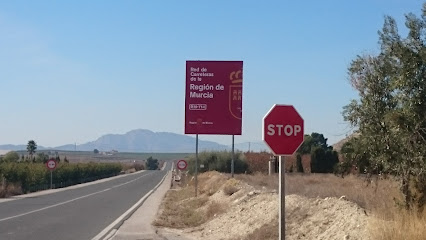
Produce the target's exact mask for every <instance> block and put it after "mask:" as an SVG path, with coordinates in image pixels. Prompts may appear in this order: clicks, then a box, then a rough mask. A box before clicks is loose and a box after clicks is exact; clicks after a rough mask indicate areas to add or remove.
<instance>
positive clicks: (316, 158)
mask: <svg viewBox="0 0 426 240" xmlns="http://www.w3.org/2000/svg"><path fill="white" fill-rule="evenodd" d="M338 162H339V157H338V155H337V152H336V151H332V150H324V149H323V148H321V147H316V148H314V149H313V150H312V153H311V172H313V173H332V172H333V171H334V167H335V166H336V164H337V163H338Z"/></svg>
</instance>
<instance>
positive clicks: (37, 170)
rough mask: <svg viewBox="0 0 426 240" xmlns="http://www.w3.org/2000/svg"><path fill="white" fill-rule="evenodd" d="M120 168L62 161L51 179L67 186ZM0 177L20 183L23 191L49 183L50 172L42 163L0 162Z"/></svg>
mask: <svg viewBox="0 0 426 240" xmlns="http://www.w3.org/2000/svg"><path fill="white" fill-rule="evenodd" d="M121 169H122V166H121V164H119V163H78V164H66V163H63V164H58V167H57V168H56V169H55V170H54V171H53V175H52V180H53V184H54V185H55V186H56V187H61V186H69V185H74V184H78V183H83V182H88V181H93V180H97V179H101V178H105V177H111V176H114V175H117V174H119V173H120V171H121ZM0 177H1V178H3V179H4V180H5V181H6V184H15V185H16V184H17V185H20V186H21V189H22V191H23V192H24V193H26V192H30V191H34V189H38V187H37V186H41V185H47V184H49V183H50V172H49V170H48V169H47V168H46V165H45V164H43V163H28V162H22V163H1V164H0Z"/></svg>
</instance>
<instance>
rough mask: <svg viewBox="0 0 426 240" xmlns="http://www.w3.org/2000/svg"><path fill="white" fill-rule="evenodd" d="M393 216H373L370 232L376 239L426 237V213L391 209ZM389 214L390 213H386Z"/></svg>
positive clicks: (417, 238) (411, 239) (417, 239)
mask: <svg viewBox="0 0 426 240" xmlns="http://www.w3.org/2000/svg"><path fill="white" fill-rule="evenodd" d="M391 213H392V216H391V217H389V216H388V217H382V218H373V219H372V220H371V221H370V228H369V232H370V234H371V236H372V238H373V239H374V240H388V239H393V240H424V239H426V214H423V215H420V216H419V215H418V214H417V213H415V212H408V211H405V210H397V209H394V210H391ZM386 215H389V214H386Z"/></svg>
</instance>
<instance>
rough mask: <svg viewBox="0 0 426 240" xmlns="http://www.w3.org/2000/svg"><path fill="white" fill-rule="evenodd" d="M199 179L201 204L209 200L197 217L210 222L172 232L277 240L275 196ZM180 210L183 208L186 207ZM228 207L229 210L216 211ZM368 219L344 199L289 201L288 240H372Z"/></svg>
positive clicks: (210, 176) (219, 177)
mask: <svg viewBox="0 0 426 240" xmlns="http://www.w3.org/2000/svg"><path fill="white" fill-rule="evenodd" d="M199 179H200V193H201V194H200V196H199V197H198V198H199V199H204V200H203V206H199V207H198V208H197V210H195V211H197V212H200V213H202V214H204V215H205V216H207V217H206V219H207V221H204V223H202V224H201V225H199V226H197V227H192V228H186V229H182V230H172V231H174V232H175V233H176V232H178V233H179V235H181V236H184V237H185V238H187V239H206V240H213V239H214V240H217V239H229V240H237V239H250V240H251V239H262V240H268V239H276V238H277V237H278V227H277V222H278V203H279V202H278V194H277V192H276V191H275V190H271V189H267V188H262V189H261V190H259V188H255V187H253V186H251V185H249V184H247V182H249V181H242V180H237V179H232V178H229V176H227V175H224V174H220V173H217V172H213V173H204V174H201V175H200V178H199ZM191 199H192V200H194V199H193V197H191V198H189V199H187V200H186V201H188V200H191ZM177 204H184V201H183V202H182V203H177ZM224 206H225V209H221V210H220V211H219V210H214V209H215V208H223V207H224ZM192 208H196V206H193V207H192ZM209 213H212V214H209ZM209 215H210V216H209ZM368 218H369V217H368V216H367V215H366V213H365V211H364V210H363V209H362V208H360V207H359V206H358V205H356V204H355V203H352V202H349V201H347V200H345V198H344V197H342V198H340V199H338V198H325V199H322V198H307V197H302V196H299V195H288V196H286V239H308V240H309V239H324V240H325V239H327V240H328V239H331V240H334V239H336V240H337V239H338V240H342V239H367V240H368V239H369V237H368V235H367V228H366V225H367V221H368ZM271 232H272V234H271Z"/></svg>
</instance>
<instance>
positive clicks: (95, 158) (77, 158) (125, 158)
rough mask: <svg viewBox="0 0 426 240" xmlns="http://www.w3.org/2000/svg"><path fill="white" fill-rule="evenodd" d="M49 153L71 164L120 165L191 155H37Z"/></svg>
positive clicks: (62, 153) (23, 152)
mask: <svg viewBox="0 0 426 240" xmlns="http://www.w3.org/2000/svg"><path fill="white" fill-rule="evenodd" d="M41 152H43V153H46V154H48V153H49V152H50V155H55V154H56V152H57V153H58V154H59V157H60V158H61V161H62V160H64V158H65V157H66V158H67V160H68V161H70V162H71V163H76V162H120V163H132V162H134V161H135V162H140V161H144V160H146V159H147V158H149V157H153V158H155V159H158V160H159V161H168V160H173V159H181V158H187V157H189V156H190V155H191V153H127V152H123V153H122V152H117V153H114V154H112V155H104V154H95V153H93V152H86V151H56V150H50V151H49V150H42V151H37V153H41ZM18 153H19V154H20V155H24V154H25V155H27V152H25V151H18Z"/></svg>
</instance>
